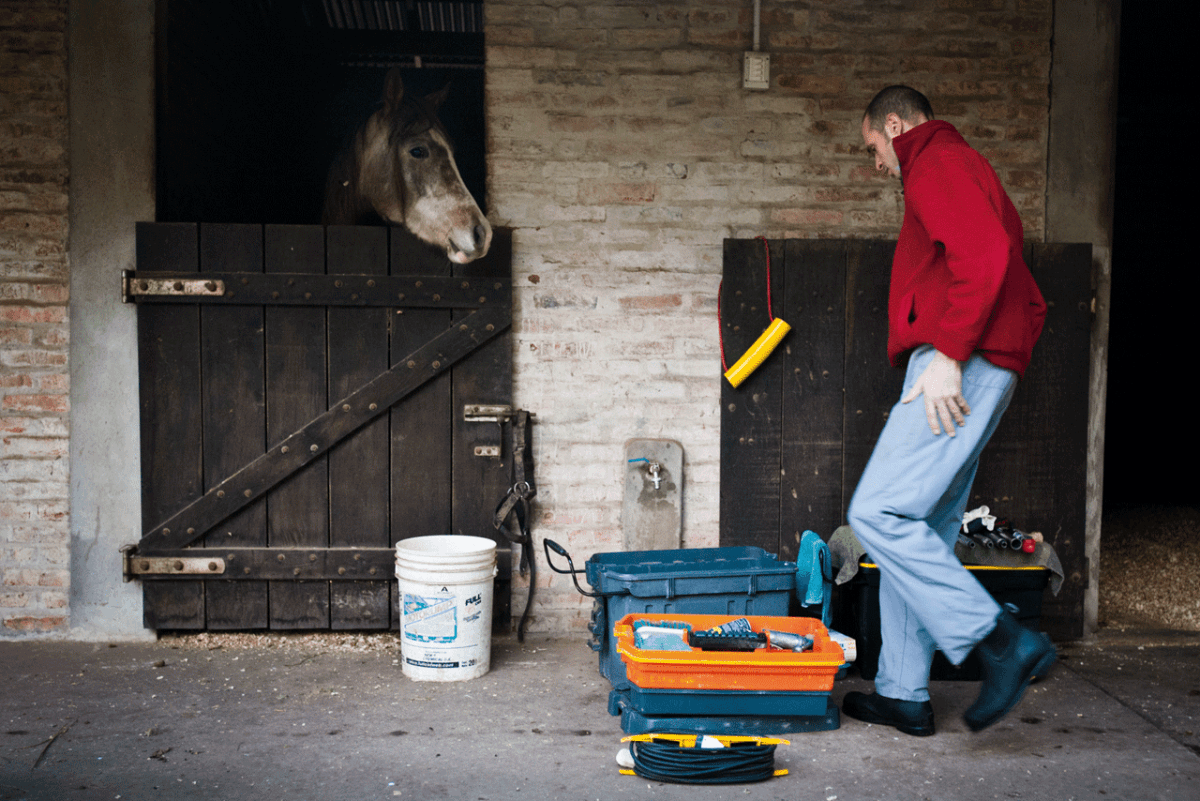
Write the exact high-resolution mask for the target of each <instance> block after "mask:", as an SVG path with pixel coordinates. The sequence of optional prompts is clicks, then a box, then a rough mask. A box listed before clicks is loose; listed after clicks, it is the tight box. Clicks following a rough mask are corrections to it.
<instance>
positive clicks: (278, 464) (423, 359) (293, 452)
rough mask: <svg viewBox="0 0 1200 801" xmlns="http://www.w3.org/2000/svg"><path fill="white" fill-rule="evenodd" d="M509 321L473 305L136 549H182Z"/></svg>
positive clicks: (506, 312) (507, 314)
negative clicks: (440, 330)
mask: <svg viewBox="0 0 1200 801" xmlns="http://www.w3.org/2000/svg"><path fill="white" fill-rule="evenodd" d="M510 325H511V308H510V307H509V306H508V305H507V304H505V305H504V306H502V307H495V308H488V309H481V310H479V311H476V312H473V313H472V314H470V315H467V316H466V317H463V318H462V319H460V320H456V321H455V322H454V324H453V325H452V326H451V327H450V328H448V329H446V330H445V331H443V332H442V333H441V334H438V335H437V336H436V337H434V338H433V339H431V340H430V341H429V342H427V343H426V344H425V345H423V346H421V347H420V348H418V349H417V350H415V351H413V352H412V353H410V354H409V355H408V356H407V357H405V358H403V359H401V360H400V361H399V362H398V363H397V364H396V365H395V366H394V367H392V368H391V369H389V370H388V371H386V372H384V373H381V374H380V375H378V376H376V377H375V378H373V379H371V381H369V382H368V383H366V384H364V385H363V386H362V387H361V388H359V389H358V390H356V391H355V392H353V393H352V394H350V395H349V396H348V397H346V398H344V399H342V400H341V401H339V402H337V403H335V404H334V405H333V406H332V407H331V408H330V409H329V411H327V412H325V413H323V414H321V415H320V416H318V417H316V418H314V419H313V420H312V421H310V422H309V423H307V424H306V425H305V426H304V427H303V428H301V429H300V430H298V431H296V432H295V433H293V434H291V435H290V436H288V437H286V438H285V439H284V440H283V441H282V442H279V443H276V444H275V445H274V446H273V447H271V448H270V449H269V450H268V451H267V452H266V453H264V454H263V455H262V456H260V457H258V458H257V459H255V460H254V461H252V462H250V463H249V464H247V465H246V466H245V467H242V468H241V469H239V470H238V471H237V472H235V473H234V474H233V475H231V476H229V477H228V478H226V479H224V480H223V481H221V482H220V483H218V484H217V485H216V486H214V487H212V488H211V489H209V490H208V491H207V492H206V493H205V494H204V495H203V496H201V497H200V498H198V499H197V500H195V501H193V502H192V503H191V504H189V505H188V506H186V507H184V508H183V509H182V510H180V511H179V512H177V513H176V514H174V515H173V516H171V517H170V518H169V519H168V520H165V521H163V522H162V523H160V524H158V525H157V526H155V527H153V528H152V529H150V530H148V531H147V532H146V533H145V534H144V536H143V538H142V540H141V542H140V543H138V552H139V553H143V554H145V553H152V552H155V551H159V550H167V549H173V548H183V547H185V546H187V545H188V544H190V543H192V542H194V541H196V540H197V539H199V538H200V537H203V536H204V534H205V533H206V532H208V531H209V530H210V529H212V528H213V527H214V526H216V525H218V524H219V523H220V522H221V521H222V520H225V519H226V518H228V517H230V516H231V515H233V514H235V513H236V512H238V511H240V510H241V509H243V508H245V507H246V506H248V505H249V504H251V503H253V502H254V501H255V500H256V499H258V498H260V497H262V496H263V495H265V494H266V493H267V491H268V490H270V489H271V488H272V487H274V486H276V485H277V484H279V483H280V482H282V481H283V480H284V479H286V478H287V477H288V476H290V475H292V474H293V473H295V472H296V471H297V470H300V469H301V468H302V467H304V466H305V465H307V464H309V463H310V462H312V461H314V460H315V459H318V458H320V457H322V456H324V455H325V454H326V453H328V452H329V450H330V449H331V448H332V447H333V446H334V445H336V444H337V443H338V442H340V441H341V440H343V439H345V438H346V437H348V436H350V435H351V434H353V433H354V432H355V431H357V430H358V429H359V428H361V427H362V426H364V425H366V424H367V423H369V422H370V421H371V420H374V419H375V418H376V417H378V416H379V415H381V414H383V413H384V412H386V411H387V410H388V409H389V408H390V407H391V406H392V405H393V404H395V403H397V402H398V401H400V400H402V399H403V398H405V397H406V396H408V395H410V394H412V393H413V392H415V391H416V390H417V389H419V388H420V387H421V386H422V385H423V384H425V383H426V382H427V381H429V380H430V379H432V378H434V377H435V376H437V375H440V374H441V373H443V372H445V371H446V370H448V369H450V367H451V365H453V364H454V363H456V362H458V361H460V360H462V359H463V358H465V357H466V356H468V355H469V354H470V353H471V352H472V351H474V350H475V349H476V348H478V347H479V346H480V345H482V344H484V343H485V342H487V341H489V340H491V339H493V338H494V337H496V336H498V335H500V334H501V333H503V332H504V331H505V330H507V329H508V328H509V326H510Z"/></svg>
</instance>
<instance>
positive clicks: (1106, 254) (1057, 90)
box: [1046, 0, 1121, 636]
mask: <svg viewBox="0 0 1200 801" xmlns="http://www.w3.org/2000/svg"><path fill="white" fill-rule="evenodd" d="M1120 19H1121V2H1120V0H1057V1H1056V2H1055V4H1054V39H1053V41H1054V53H1053V61H1052V66H1051V71H1050V138H1049V152H1048V170H1047V184H1046V241H1048V242H1091V243H1092V260H1093V272H1092V282H1093V291H1094V298H1095V314H1096V316H1095V320H1094V324H1093V327H1092V349H1091V387H1090V391H1091V404H1090V407H1089V412H1088V453H1087V460H1088V466H1087V485H1088V486H1087V532H1086V535H1085V540H1084V556H1085V558H1086V560H1087V563H1086V564H1087V571H1088V572H1087V588H1086V589H1085V591H1084V602H1083V605H1084V624H1083V630H1084V633H1085V636H1089V635H1091V634H1092V633H1093V632H1095V630H1096V622H1097V618H1098V615H1099V605H1100V590H1099V588H1100V515H1101V512H1102V501H1103V495H1104V493H1103V490H1104V407H1105V386H1106V384H1107V377H1108V322H1109V295H1110V285H1111V275H1112V229H1113V186H1114V172H1115V156H1114V153H1115V143H1116V124H1117V46H1118V43H1119V39H1120Z"/></svg>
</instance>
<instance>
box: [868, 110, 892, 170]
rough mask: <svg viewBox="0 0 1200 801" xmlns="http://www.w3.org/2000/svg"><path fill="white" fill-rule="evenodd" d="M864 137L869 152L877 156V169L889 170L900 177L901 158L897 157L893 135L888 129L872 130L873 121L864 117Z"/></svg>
mask: <svg viewBox="0 0 1200 801" xmlns="http://www.w3.org/2000/svg"><path fill="white" fill-rule="evenodd" d="M862 137H863V142H864V143H865V144H866V146H867V152H868V153H870V154H871V155H872V156H874V158H875V169H877V170H887V171H888V172H889V173H891V174H892V175H894V176H896V177H897V178H899V177H900V160H899V159H898V158H896V151H895V149H894V148H893V147H892V137H890V136H888V134H887V132H886V131H873V130H871V121H870V120H869V119H867V118H866V117H863V122H862Z"/></svg>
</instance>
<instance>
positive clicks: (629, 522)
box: [621, 439, 683, 551]
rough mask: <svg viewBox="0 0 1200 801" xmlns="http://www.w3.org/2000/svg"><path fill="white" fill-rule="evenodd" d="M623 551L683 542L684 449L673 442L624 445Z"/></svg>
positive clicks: (640, 441)
mask: <svg viewBox="0 0 1200 801" xmlns="http://www.w3.org/2000/svg"><path fill="white" fill-rule="evenodd" d="M621 528H622V530H623V531H624V534H625V549H626V550H629V551H653V550H662V549H672V548H678V547H680V543H681V542H682V538H683V446H682V445H680V444H679V443H678V442H676V441H675V440H673V439H631V440H629V441H628V442H626V443H625V498H624V501H623V503H622V505H621Z"/></svg>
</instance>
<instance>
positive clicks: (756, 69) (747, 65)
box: [742, 50, 771, 89]
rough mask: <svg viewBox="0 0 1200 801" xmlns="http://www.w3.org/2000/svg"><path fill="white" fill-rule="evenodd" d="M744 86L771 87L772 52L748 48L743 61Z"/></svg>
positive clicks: (755, 87)
mask: <svg viewBox="0 0 1200 801" xmlns="http://www.w3.org/2000/svg"><path fill="white" fill-rule="evenodd" d="M742 88H744V89H770V88H771V54H770V53H760V52H758V51H757V50H747V51H746V54H745V60H744V61H743V62H742Z"/></svg>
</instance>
